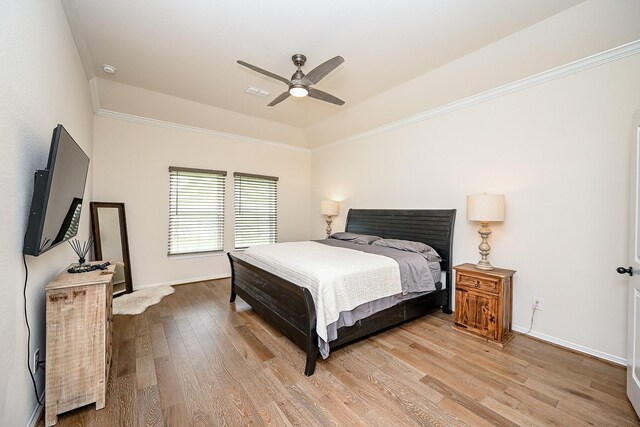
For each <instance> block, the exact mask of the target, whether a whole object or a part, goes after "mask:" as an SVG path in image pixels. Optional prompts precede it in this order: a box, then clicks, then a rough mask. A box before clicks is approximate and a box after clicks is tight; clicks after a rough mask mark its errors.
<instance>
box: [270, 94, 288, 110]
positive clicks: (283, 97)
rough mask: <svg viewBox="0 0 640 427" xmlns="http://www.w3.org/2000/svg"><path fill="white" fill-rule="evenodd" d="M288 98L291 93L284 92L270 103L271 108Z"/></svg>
mask: <svg viewBox="0 0 640 427" xmlns="http://www.w3.org/2000/svg"><path fill="white" fill-rule="evenodd" d="M288 97H289V91H286V92H282V93H281V94H280V95H279V96H278V97H277V98H276V99H274V100H273V101H271V102H270V103H269V107H273V106H274V105H276V104H279V103H281V102H282V101H284V100H285V99H287V98H288Z"/></svg>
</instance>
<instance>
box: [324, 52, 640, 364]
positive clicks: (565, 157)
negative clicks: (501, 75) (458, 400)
mask: <svg viewBox="0 0 640 427" xmlns="http://www.w3.org/2000/svg"><path fill="white" fill-rule="evenodd" d="M638 75H640V55H635V56H632V57H627V58H625V59H621V60H618V61H616V62H612V63H608V64H605V65H602V66H599V67H596V68H592V69H589V70H587V71H584V72H581V73H578V74H573V75H570V76H568V77H564V78H561V79H557V80H553V81H550V82H547V83H544V84H540V85H538V86H534V87H532V88H529V89H526V90H522V91H519V92H516V93H512V94H510V95H506V96H503V97H500V98H497V99H494V100H491V101H487V102H484V103H481V104H478V105H475V106H471V107H468V108H465V109H462V110H458V111H455V112H452V113H449V114H446V115H443V116H439V117H436V118H433V119H430V120H427V121H423V122H420V123H417V124H414V125H411V126H407V127H403V128H400V129H397V130H394V131H391V132H387V133H382V134H379V135H376V136H371V137H368V138H364V139H361V140H358V141H356V142H353V143H347V144H338V145H334V146H332V147H327V148H320V149H315V150H314V151H313V152H312V178H311V181H312V194H311V206H312V210H311V218H312V227H313V236H312V237H316V238H318V237H321V236H322V234H323V229H324V224H323V222H322V218H321V217H320V216H319V215H317V214H316V210H317V209H315V208H314V207H315V206H319V204H320V200H322V199H324V198H330V199H335V200H342V203H341V213H340V217H339V218H337V219H336V221H334V225H335V227H334V229H335V230H340V229H342V227H344V219H345V217H346V213H347V210H348V208H349V207H357V208H456V209H458V217H457V221H456V229H455V238H454V260H453V261H454V263H456V264H457V263H464V262H476V261H477V260H478V259H479V255H478V252H477V245H478V244H479V238H478V236H477V229H478V228H479V227H478V224H476V223H471V222H468V221H466V219H465V215H466V208H465V196H466V195H468V194H478V193H482V192H489V193H502V194H505V195H506V202H507V211H506V220H505V222H504V223H503V224H497V225H494V226H492V229H493V231H494V232H493V235H492V236H491V238H490V244H491V246H492V248H493V250H492V254H491V261H492V263H493V264H494V265H496V266H499V267H505V268H511V269H515V270H517V273H516V276H515V282H514V283H515V288H514V311H513V312H514V319H513V322H514V324H515V325H519V326H522V327H527V328H528V326H529V319H530V316H531V301H532V297H533V296H538V297H541V298H543V300H544V311H542V312H539V313H538V314H537V315H536V321H535V324H534V328H533V329H534V331H537V332H539V333H542V334H547V335H549V336H552V337H555V338H559V339H562V340H565V341H568V342H571V343H575V344H579V345H582V346H586V347H588V348H590V349H594V350H596V351H598V352H602V353H604V354H609V355H612V356H614V357H617V358H625V356H626V345H625V343H626V279H625V278H624V277H621V276H619V275H618V274H616V273H615V267H617V266H618V265H622V264H624V263H625V262H626V260H627V238H628V235H627V228H628V227H627V217H628V198H629V195H628V191H629V185H628V180H629V176H628V173H629V163H628V162H629V152H630V151H629V147H630V143H631V131H632V125H631V118H632V115H633V114H634V112H635V111H636V110H637V109H638V108H640V79H638V78H637V77H638Z"/></svg>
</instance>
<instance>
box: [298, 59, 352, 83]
mask: <svg viewBox="0 0 640 427" xmlns="http://www.w3.org/2000/svg"><path fill="white" fill-rule="evenodd" d="M343 62H344V58H343V57H342V56H336V57H335V58H331V59H330V60H328V61H325V62H323V63H322V64H320V65H318V66H317V67H316V68H314V69H313V70H311V71H309V73H308V74H307V75H306V76H304V78H303V79H302V83H303V84H305V85H314V84H316V83H318V82H319V81H320V80H322V78H323V77H324V76H326V75H327V74H329V73H330V72H332V71H333V70H334V69H335V68H336V67H337V66H338V65H340V64H342V63H343Z"/></svg>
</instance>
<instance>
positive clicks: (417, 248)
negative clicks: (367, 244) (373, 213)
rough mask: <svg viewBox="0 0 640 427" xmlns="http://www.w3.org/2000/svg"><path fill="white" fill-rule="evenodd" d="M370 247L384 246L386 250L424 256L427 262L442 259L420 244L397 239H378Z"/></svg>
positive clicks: (430, 248) (436, 253) (429, 247)
mask: <svg viewBox="0 0 640 427" xmlns="http://www.w3.org/2000/svg"><path fill="white" fill-rule="evenodd" d="M372 245H376V246H384V247H387V248H393V249H398V250H401V251H407V252H415V253H417V254H420V255H422V256H424V257H425V258H426V259H427V261H431V262H440V261H442V258H440V255H438V252H436V250H435V249H433V248H432V247H431V246H429V245H425V244H424V243H421V242H412V241H411V240H398V239H380V240H376V241H375V242H373V243H372Z"/></svg>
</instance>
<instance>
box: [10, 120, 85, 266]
mask: <svg viewBox="0 0 640 427" xmlns="http://www.w3.org/2000/svg"><path fill="white" fill-rule="evenodd" d="M88 170H89V157H88V156H87V155H86V154H85V153H84V151H82V148H80V146H79V145H78V144H77V143H76V142H75V141H74V139H73V138H72V137H71V135H69V133H68V132H67V131H66V129H65V128H64V127H63V126H62V125H58V126H57V127H56V128H55V129H54V130H53V137H52V139H51V149H50V150H49V162H48V163H47V168H46V169H45V170H39V171H36V175H35V184H34V190H33V198H32V199H31V210H30V211H29V223H28V225H27V233H26V235H25V241H24V250H23V252H24V253H25V254H27V255H33V256H38V255H40V254H41V253H43V252H45V251H47V250H49V249H51V248H53V247H54V246H56V245H58V244H60V243H62V242H65V241H66V240H69V239H70V238H72V237H74V236H75V235H76V234H77V233H78V223H79V222H80V213H81V211H82V198H83V197H84V188H85V182H86V180H87V171H88Z"/></svg>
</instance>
